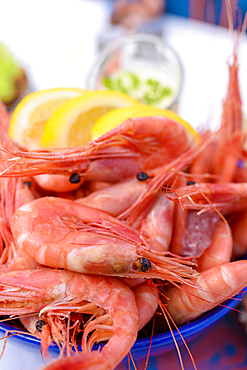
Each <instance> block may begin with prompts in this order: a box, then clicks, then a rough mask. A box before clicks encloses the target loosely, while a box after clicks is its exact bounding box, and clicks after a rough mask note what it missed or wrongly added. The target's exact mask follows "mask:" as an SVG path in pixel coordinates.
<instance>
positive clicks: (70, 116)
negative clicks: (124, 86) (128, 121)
mask: <svg viewBox="0 0 247 370" xmlns="http://www.w3.org/2000/svg"><path fill="white" fill-rule="evenodd" d="M134 104H138V105H140V103H139V101H138V100H136V99H134V98H131V97H130V96H128V95H126V94H123V93H120V92H116V91H108V90H96V91H92V92H88V93H87V94H85V95H83V96H79V97H77V98H74V99H71V100H70V101H68V102H66V103H65V104H63V105H61V107H60V108H58V109H57V110H56V111H55V112H54V113H53V115H52V116H51V117H50V118H49V120H48V121H47V122H46V124H45V127H44V132H43V137H42V146H43V147H45V148H58V147H60V148H66V147H74V146H84V145H87V144H88V141H90V140H91V136H90V129H91V128H92V126H93V125H94V124H95V122H96V121H97V119H98V118H99V117H100V116H102V115H103V114H105V113H107V112H108V111H110V110H112V109H114V108H117V107H126V106H132V105H134Z"/></svg>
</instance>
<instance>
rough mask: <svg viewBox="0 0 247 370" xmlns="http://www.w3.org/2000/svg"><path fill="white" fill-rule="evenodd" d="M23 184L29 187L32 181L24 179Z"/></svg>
mask: <svg viewBox="0 0 247 370" xmlns="http://www.w3.org/2000/svg"><path fill="white" fill-rule="evenodd" d="M24 185H25V186H27V187H28V188H31V186H32V183H31V181H25V182H24Z"/></svg>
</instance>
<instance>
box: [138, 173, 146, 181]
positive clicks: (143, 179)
mask: <svg viewBox="0 0 247 370" xmlns="http://www.w3.org/2000/svg"><path fill="white" fill-rule="evenodd" d="M136 177H137V180H139V181H146V180H147V179H148V178H149V176H148V174H146V172H139V173H138V174H137V175H136Z"/></svg>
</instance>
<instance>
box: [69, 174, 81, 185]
mask: <svg viewBox="0 0 247 370" xmlns="http://www.w3.org/2000/svg"><path fill="white" fill-rule="evenodd" d="M69 181H70V182H71V184H79V182H80V181H81V178H80V175H78V173H72V175H71V176H70V178H69Z"/></svg>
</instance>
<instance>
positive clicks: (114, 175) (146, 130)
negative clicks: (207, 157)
mask: <svg viewBox="0 0 247 370" xmlns="http://www.w3.org/2000/svg"><path fill="white" fill-rule="evenodd" d="M190 145H191V143H190V142H189V139H188V137H187V132H186V130H185V128H184V127H183V126H182V125H180V124H179V123H177V122H175V121H173V120H171V119H169V118H167V117H141V118H131V119H127V120H126V121H124V122H123V123H121V124H120V125H118V126H117V127H116V128H114V129H112V130H110V131H109V132H108V133H106V134H105V135H103V136H101V137H100V138H99V139H97V140H95V141H94V142H90V143H89V144H88V145H87V146H86V147H79V148H72V149H69V150H65V151H60V152H59V151H53V152H51V151H50V150H44V151H42V150H37V151H33V152H20V151H12V156H13V158H12V160H13V164H14V163H16V165H11V166H10V167H9V170H8V171H5V172H4V173H2V174H1V176H2V177H9V176H14V177H16V176H25V175H29V176H33V175H38V174H69V175H70V174H72V173H78V174H79V175H80V176H81V177H82V178H84V179H85V180H89V181H91V180H96V181H107V182H117V181H120V180H122V179H125V178H128V177H130V176H132V175H134V174H137V173H138V172H140V171H146V170H148V169H152V168H155V167H158V166H161V165H164V164H165V163H169V162H171V161H172V160H174V159H175V158H176V157H177V156H179V155H180V154H181V153H183V152H184V151H185V150H186V149H187V148H188V147H189V146H190Z"/></svg>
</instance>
